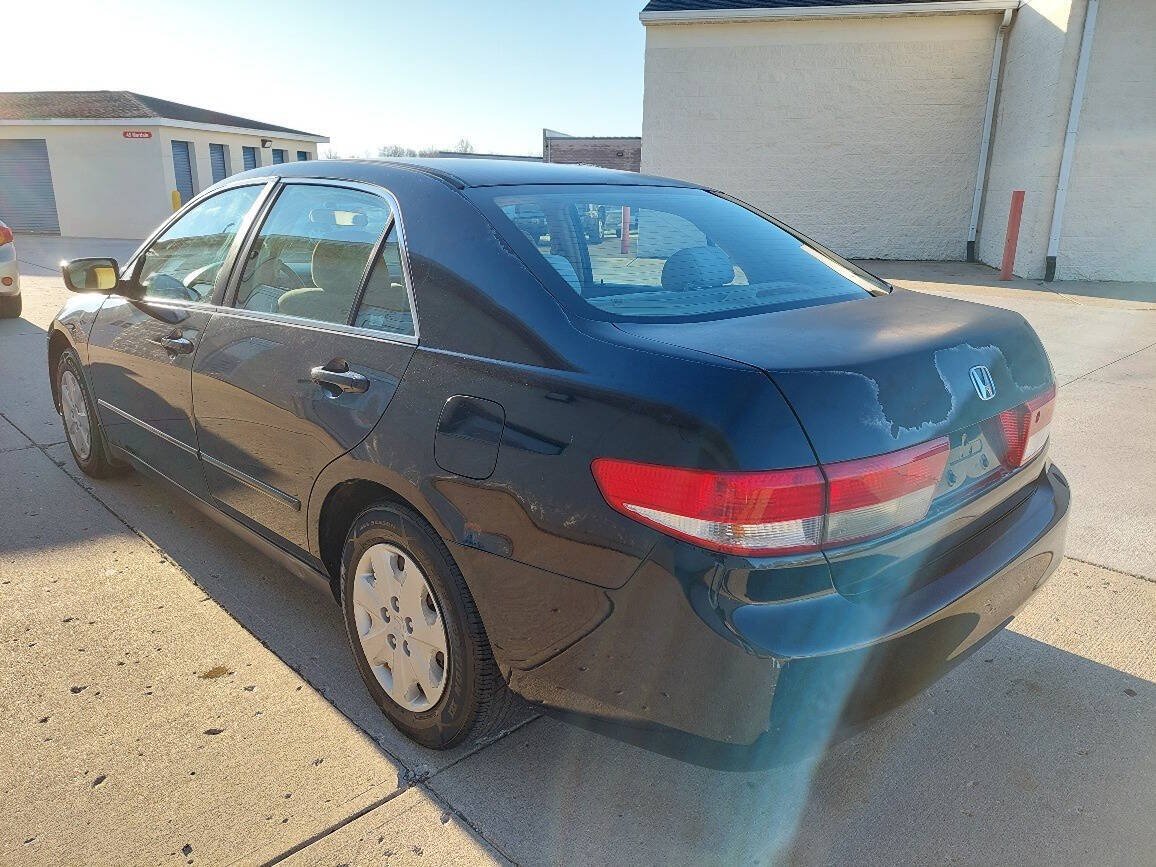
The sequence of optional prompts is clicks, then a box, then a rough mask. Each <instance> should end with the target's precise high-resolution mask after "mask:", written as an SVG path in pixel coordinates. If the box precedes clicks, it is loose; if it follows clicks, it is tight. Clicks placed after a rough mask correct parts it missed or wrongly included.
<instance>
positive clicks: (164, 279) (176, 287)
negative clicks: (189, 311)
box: [147, 274, 201, 301]
mask: <svg viewBox="0 0 1156 867" xmlns="http://www.w3.org/2000/svg"><path fill="white" fill-rule="evenodd" d="M147 294H148V295H151V296H154V297H157V298H175V299H177V300H180V301H200V300H201V296H200V295H198V294H197V293H196V292H194V291H193V290H192V289H190V288H189V287H188V286H186V285H185V284H184V283H183V282H182V281H181V280H179V279H177V278H176V277H174V276H173V275H172V274H154V275H153V278H152V280H151V281H150V282H149V287H148V293H147Z"/></svg>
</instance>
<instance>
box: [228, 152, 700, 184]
mask: <svg viewBox="0 0 1156 867" xmlns="http://www.w3.org/2000/svg"><path fill="white" fill-rule="evenodd" d="M398 171H409V172H418V173H421V174H424V175H428V176H429V177H431V178H437V179H438V180H440V181H442V182H443V183H447V184H450V185H451V186H454V187H457V188H458V189H464V188H466V187H494V186H509V185H514V184H519V185H520V184H621V185H630V186H640V185H641V186H659V187H694V186H696V185H695V184H690V183H686V182H684V181H676V180H672V179H671V178H660V177H653V176H650V175H641V174H638V173H637V172H624V171H618V170H616V169H603V168H599V167H598V166H585V165H566V164H561V163H543V162H537V161H531V160H526V161H521V160H490V159H469V158H460V157H459V158H455V157H445V158H437V159H433V158H431V159H390V160H310V161H308V162H299V163H292V162H291V163H279V164H277V165H275V166H262V167H261V168H258V169H252V170H251V171H248V172H243V173H240V174H237V175H233V176H232V177H231V178H230V179H229V180H231V181H232V180H236V179H238V178H243V177H245V176H246V175H251V176H253V177H259V176H268V175H270V174H277V175H280V176H282V177H307V178H308V177H315V178H341V179H343V180H350V181H365V182H366V183H376V184H382V183H387V182H388V181H389V179H390V177H391V176H392V175H394V174H395V173H396V172H398Z"/></svg>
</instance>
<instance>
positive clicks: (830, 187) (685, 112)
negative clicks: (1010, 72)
mask: <svg viewBox="0 0 1156 867" xmlns="http://www.w3.org/2000/svg"><path fill="white" fill-rule="evenodd" d="M999 17H1000V16H998V15H995V14H982V15H980V14H968V15H929V16H912V15H905V16H896V17H881V18H859V19H852V18H847V19H827V20H807V21H791V20H786V21H771V22H748V23H735V24H729V23H728V24H693V25H683V24H653V23H652V24H650V25H648V26H647V28H646V80H645V95H644V108H643V132H642V143H643V144H642V170H643V172H650V173H654V174H660V175H670V176H673V177H677V178H683V179H686V180H691V181H695V182H698V183H702V184H705V185H708V186H713V187H717V188H719V189H722V190H726V191H728V192H731V193H733V194H735V195H737V196H739V197H740V198H744V199H746V200H748V201H750V202H751V203H752V204H754V205H757V206H759V207H761V208H763V209H764V210H767V211H769V212H770V213H772V214H774V215H776V216H778V217H780V218H781V219H783V220H785V221H786V222H787V223H789V224H791V225H793V226H795V227H796V228H798V229H799V230H801V231H802V232H804V233H806V234H808V235H811V236H812V237H814V238H815V239H816V240H818V241H820V242H821V243H823V244H826V245H828V246H830V247H832V248H834V249H836V250H838V251H839V252H841V253H843V254H845V255H850V256H856V257H876V258H888V259H962V258H963V257H964V255H965V253H966V243H967V230H968V223H969V219H970V211H971V198H972V193H973V191H974V185H975V172H976V166H977V164H978V159H979V144H980V129H981V127H982V124H983V114H984V102H985V99H986V96H987V83H988V75H989V72H990V68H991V54H992V45H993V42H994V39H995V32H996V28H997V26H998V21H999Z"/></svg>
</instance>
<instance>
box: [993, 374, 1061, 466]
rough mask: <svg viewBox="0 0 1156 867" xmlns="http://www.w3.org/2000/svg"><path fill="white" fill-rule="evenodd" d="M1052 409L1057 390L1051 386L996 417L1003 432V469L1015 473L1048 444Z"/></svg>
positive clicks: (1053, 408) (1054, 405) (1054, 404)
mask: <svg viewBox="0 0 1156 867" xmlns="http://www.w3.org/2000/svg"><path fill="white" fill-rule="evenodd" d="M1055 407H1056V388H1055V386H1054V385H1053V386H1049V387H1048V390H1047V391H1045V392H1044V393H1043V394H1041V395H1040V396H1039V397H1035V398H1032V399H1031V400H1029V401H1028V402H1027V403H1025V404H1021V405H1020V406H1017V407H1015V408H1014V409H1005V410H1004V411H1003V412H1001V413H1000V414H999V416H998V418H999V426H1000V430H1002V431H1003V439H1004V447H1005V449H1006V451H1005V452H1004V465H1005V466H1007V467H1008V468H1009V469H1013V470H1014V469H1016V468H1017V467H1022V466H1023V465H1024V464H1026V463H1027V462H1028V461H1030V460H1031V459H1032V458H1034V457H1035V456H1036V455H1038V454H1039V453H1040V451H1041V450H1042V449H1043V447H1044V443H1046V442H1047V441H1048V428H1049V427H1050V426H1051V423H1052V413H1053V411H1054V410H1055Z"/></svg>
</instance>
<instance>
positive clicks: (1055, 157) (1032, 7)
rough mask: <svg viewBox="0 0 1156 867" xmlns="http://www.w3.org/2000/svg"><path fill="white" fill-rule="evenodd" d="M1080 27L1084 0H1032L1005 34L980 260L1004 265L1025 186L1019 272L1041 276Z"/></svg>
mask: <svg viewBox="0 0 1156 867" xmlns="http://www.w3.org/2000/svg"><path fill="white" fill-rule="evenodd" d="M1109 2H1112V0H1109ZM1073 6H1075V8H1073ZM1083 26H1084V0H1076V3H1074V4H1073V2H1072V0H1030V2H1028V3H1025V4H1024V5H1023V6H1021V7H1020V8H1019V10H1018V11H1017V12H1016V17H1015V21H1014V23H1013V24H1012V28H1011V32H1010V33H1009V34H1008V37H1007V49H1006V53H1005V55H1004V67H1003V81H1002V85H1001V87H1000V95H999V105H998V107H997V110H996V116H995V128H994V131H993V135H992V150H991V162H990V164H989V167H988V175H987V186H986V191H985V193H984V201H983V212H982V215H981V220H980V227H979V237H978V239H977V240H978V243H977V244H976V248H977V254H978V258H979V260H980V261H981V262H986V263H987V264H989V265H994V266H996V267H998V266H999V264H1000V263H1001V262H1002V261H1003V247H1004V240H1005V238H1006V236H1007V217H1008V209H1009V208H1010V207H1011V194H1012V191H1013V190H1023V191H1024V210H1023V217H1022V218H1021V220H1020V237H1019V244H1018V246H1017V252H1016V263H1015V273H1016V274H1017V275H1019V276H1020V277H1032V278H1040V277H1043V276H1044V259H1045V257H1046V256H1047V251H1048V233H1049V232H1050V231H1051V225H1052V207H1053V205H1054V203H1055V198H1056V182H1057V180H1058V179H1059V176H1060V158H1061V156H1062V155H1063V148H1064V132H1065V130H1066V128H1067V125H1068V108H1069V106H1070V105H1071V104H1072V86H1073V84H1074V82H1075V77H1076V61H1077V58H1078V56H1079V51H1080V31H1081V29H1082V28H1083Z"/></svg>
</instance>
